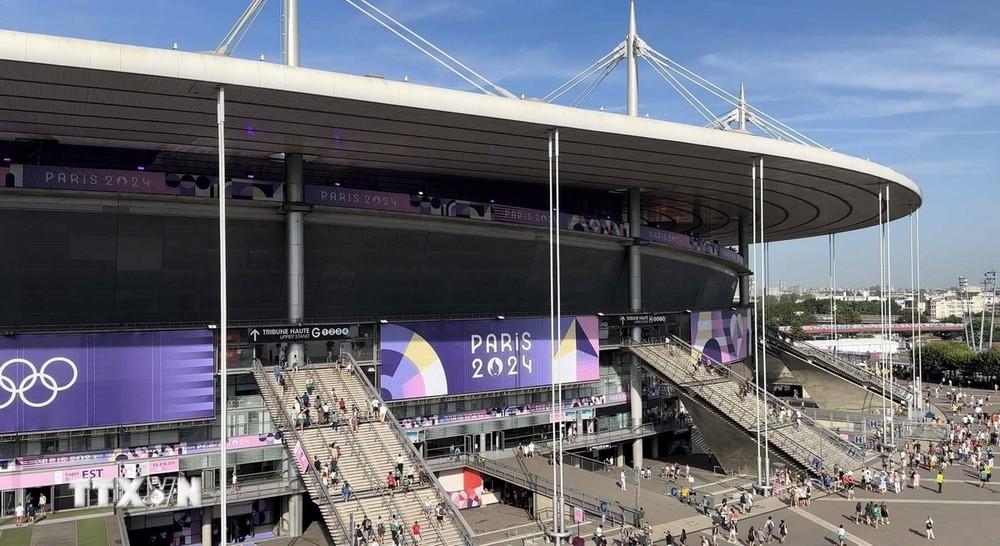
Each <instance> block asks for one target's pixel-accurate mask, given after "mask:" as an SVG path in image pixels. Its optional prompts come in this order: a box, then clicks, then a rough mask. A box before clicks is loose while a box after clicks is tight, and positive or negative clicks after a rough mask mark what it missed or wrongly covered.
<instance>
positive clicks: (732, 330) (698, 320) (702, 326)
mask: <svg viewBox="0 0 1000 546" xmlns="http://www.w3.org/2000/svg"><path fill="white" fill-rule="evenodd" d="M691 348H692V349H693V356H698V354H699V353H702V354H705V355H707V356H708V357H710V358H712V359H714V360H716V361H718V362H720V363H722V364H729V363H730V362H736V361H738V360H743V359H744V358H746V357H747V356H748V354H749V350H750V309H737V310H735V311H734V310H732V309H724V310H718V311H698V312H694V313H691Z"/></svg>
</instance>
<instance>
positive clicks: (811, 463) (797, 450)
mask: <svg viewBox="0 0 1000 546" xmlns="http://www.w3.org/2000/svg"><path fill="white" fill-rule="evenodd" d="M665 341H666V340H655V341H644V342H641V343H634V342H633V343H630V344H629V346H630V347H633V348H636V347H638V348H648V349H650V352H651V353H652V355H653V356H654V357H655V360H660V361H662V363H663V365H666V366H670V367H671V368H673V374H676V375H680V376H685V377H687V376H690V380H686V381H683V382H680V383H679V385H680V386H681V387H684V388H689V389H690V388H691V387H699V388H703V389H706V390H708V391H710V392H711V393H712V397H711V399H710V400H708V401H709V403H710V404H712V405H714V406H715V407H716V408H717V409H720V410H723V413H725V414H728V415H729V417H730V418H731V419H734V420H737V422H738V423H740V426H742V427H743V428H745V429H747V430H749V429H750V428H751V427H752V426H754V423H756V420H757V417H756V414H755V413H754V412H753V411H751V410H750V409H749V408H747V407H746V405H745V404H744V400H743V399H742V398H740V399H739V400H734V399H733V394H732V393H729V392H726V390H725V389H722V388H719V386H720V384H723V383H726V384H732V383H733V382H740V383H745V384H749V385H751V386H754V385H755V384H754V383H752V382H749V381H748V380H747V379H746V378H744V377H743V376H741V375H739V374H737V373H736V372H734V371H733V370H732V369H731V368H730V367H728V366H725V365H723V364H720V363H719V362H717V361H715V360H713V359H711V358H710V357H708V356H707V355H702V357H703V359H705V360H707V361H708V362H710V363H711V364H712V368H713V370H712V372H714V373H713V378H712V379H699V378H698V375H697V373H698V371H699V369H701V368H702V366H701V362H702V361H701V360H700V359H698V358H696V357H694V356H692V352H691V351H693V349H692V348H691V346H690V345H688V344H687V343H685V342H683V341H682V340H680V339H677V338H672V339H671V340H670V343H665ZM678 347H680V348H683V349H685V350H686V351H688V352H687V353H684V352H682V351H681V349H678ZM658 349H665V350H666V351H667V352H668V354H670V355H673V357H676V358H680V359H682V360H683V361H684V362H685V363H686V364H689V365H691V366H692V368H691V369H685V366H683V365H680V364H677V363H676V362H673V361H672V360H671V358H670V357H668V356H664V355H663V354H662V353H661V352H660V351H659V350H658ZM633 350H634V349H633ZM695 353H696V354H701V353H698V352H697V351H695ZM649 364H650V365H653V366H654V367H657V366H656V364H655V362H649ZM694 366H698V368H694ZM712 372H708V371H707V369H706V373H712ZM662 373H666V372H662ZM673 374H667V375H668V377H669V376H670V375H673ZM714 376H718V378H719V379H715V377H714ZM692 390H694V391H695V392H696V393H698V392H699V391H698V390H697V389H692ZM756 390H757V391H758V392H761V394H764V395H765V398H764V399H765V400H766V401H767V403H766V404H765V406H764V408H763V411H770V409H771V408H772V407H774V408H781V409H784V410H789V411H791V412H793V413H792V414H793V415H800V414H795V413H794V412H795V410H794V409H793V408H791V407H790V406H788V405H787V404H786V403H785V402H784V401H782V400H780V399H778V398H777V397H775V396H773V395H769V394H767V393H763V392H762V389H759V388H756ZM699 397H700V398H705V395H704V394H703V393H702V394H700V395H699ZM737 416H742V417H744V419H738V418H737ZM797 421H801V422H804V423H805V425H806V426H807V427H809V429H810V430H813V431H815V432H816V433H817V434H819V435H820V436H821V437H822V438H826V439H828V440H830V442H823V441H819V442H817V445H814V446H807V445H804V444H803V443H802V442H800V441H798V440H797V439H796V438H794V437H792V435H790V434H787V433H786V432H785V431H784V430H783V429H784V428H785V426H787V425H770V426H769V427H768V432H769V433H770V439H771V442H772V443H776V444H778V442H775V440H776V439H777V440H778V441H779V442H781V444H784V445H779V447H781V448H782V449H783V450H784V451H786V452H787V453H788V454H789V455H790V456H792V457H793V458H794V459H796V460H798V461H799V462H800V463H803V462H804V464H805V465H806V466H808V467H813V468H815V467H816V466H817V461H818V462H819V464H822V463H823V461H824V460H827V459H828V458H830V457H831V456H838V455H843V456H846V457H848V458H850V459H853V460H859V462H860V461H863V459H864V455H863V452H862V453H860V457H859V448H858V447H857V446H855V445H854V444H851V443H849V442H847V441H846V440H844V439H843V438H840V437H839V436H837V435H836V434H834V433H833V432H832V431H829V430H827V429H825V428H824V427H822V426H820V425H818V424H817V423H815V422H814V421H812V420H811V419H808V418H807V417H804V416H803V417H799V418H798V419H797ZM834 446H838V447H839V448H840V449H834V450H833V451H832V452H827V450H825V449H823V448H824V447H829V448H831V449H833V447H834ZM816 470H817V471H818V469H816Z"/></svg>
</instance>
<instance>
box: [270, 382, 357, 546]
mask: <svg viewBox="0 0 1000 546" xmlns="http://www.w3.org/2000/svg"><path fill="white" fill-rule="evenodd" d="M253 376H254V379H255V380H256V382H257V386H258V387H259V388H260V392H261V396H262V397H263V399H264V404H265V406H266V407H267V411H268V413H270V415H271V419H272V420H273V421H274V426H275V429H277V430H279V431H281V432H282V433H283V434H284V438H285V441H286V446H287V448H288V451H289V452H291V451H292V449H293V448H294V446H295V444H296V443H297V442H301V443H302V445H303V447H304V448H305V446H306V445H308V444H309V443H311V442H313V440H312V435H313V434H314V433H316V432H317V431H316V429H307V430H306V431H296V430H295V427H294V426H293V423H294V417H293V416H292V409H291V407H292V403H291V397H293V396H294V391H293V389H292V388H291V387H289V389H288V392H287V393H283V392H282V389H281V387H280V386H279V385H278V384H277V382H276V381H275V380H274V376H273V375H272V373H271V370H267V371H265V370H264V368H263V367H262V366H261V365H260V364H257V365H255V366H254V369H253ZM306 453H307V455H309V452H308V451H306ZM310 460H312V459H311V458H310ZM301 478H302V483H303V484H304V485H305V487H306V490H307V491H309V496H310V498H312V500H313V502H315V503H316V506H318V507H319V511H320V513H321V514H322V516H323V523H325V524H326V528H327V530H328V531H329V533H330V536H331V537H333V538H334V540H336V541H343V542H344V543H345V544H349V543H350V540H351V539H350V529H349V524H348V521H349V520H348V519H347V518H346V517H345V514H346V513H345V512H343V511H341V510H339V509H338V508H337V506H336V505H335V504H334V502H333V499H334V498H335V497H334V495H333V494H331V493H333V492H332V491H329V492H328V491H324V490H323V487H322V485H321V480H320V475H319V473H318V472H316V469H314V468H312V465H311V464H310V467H309V470H308V471H306V472H304V473H301ZM337 498H339V497H337ZM362 519H363V518H362Z"/></svg>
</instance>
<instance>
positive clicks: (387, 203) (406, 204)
mask: <svg viewBox="0 0 1000 546" xmlns="http://www.w3.org/2000/svg"><path fill="white" fill-rule="evenodd" d="M305 201H306V203H312V204H315V205H332V206H334V207H350V208H354V209H376V210H391V211H396V212H420V210H419V207H414V206H412V205H411V204H410V196H409V195H408V194H405V193H390V192H385V191H373V190H356V189H351V188H338V187H336V186H315V185H307V186H306V188H305Z"/></svg>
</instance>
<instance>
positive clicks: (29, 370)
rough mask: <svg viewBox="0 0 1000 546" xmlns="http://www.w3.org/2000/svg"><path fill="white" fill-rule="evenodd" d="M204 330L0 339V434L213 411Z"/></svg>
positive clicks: (209, 347) (210, 345) (194, 416)
mask: <svg viewBox="0 0 1000 546" xmlns="http://www.w3.org/2000/svg"><path fill="white" fill-rule="evenodd" d="M213 347H214V343H213V336H212V332H211V330H165V331H153V332H127V333H78V334H51V335H19V336H11V337H0V433H10V432H29V431H41V430H59V429H70V428H85V427H103V426H115V425H127V424H137V423H150V422H155V421H177V420H184V419H205V418H211V417H214V415H215V395H214V389H213V385H214V375H213V354H212V351H213Z"/></svg>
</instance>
